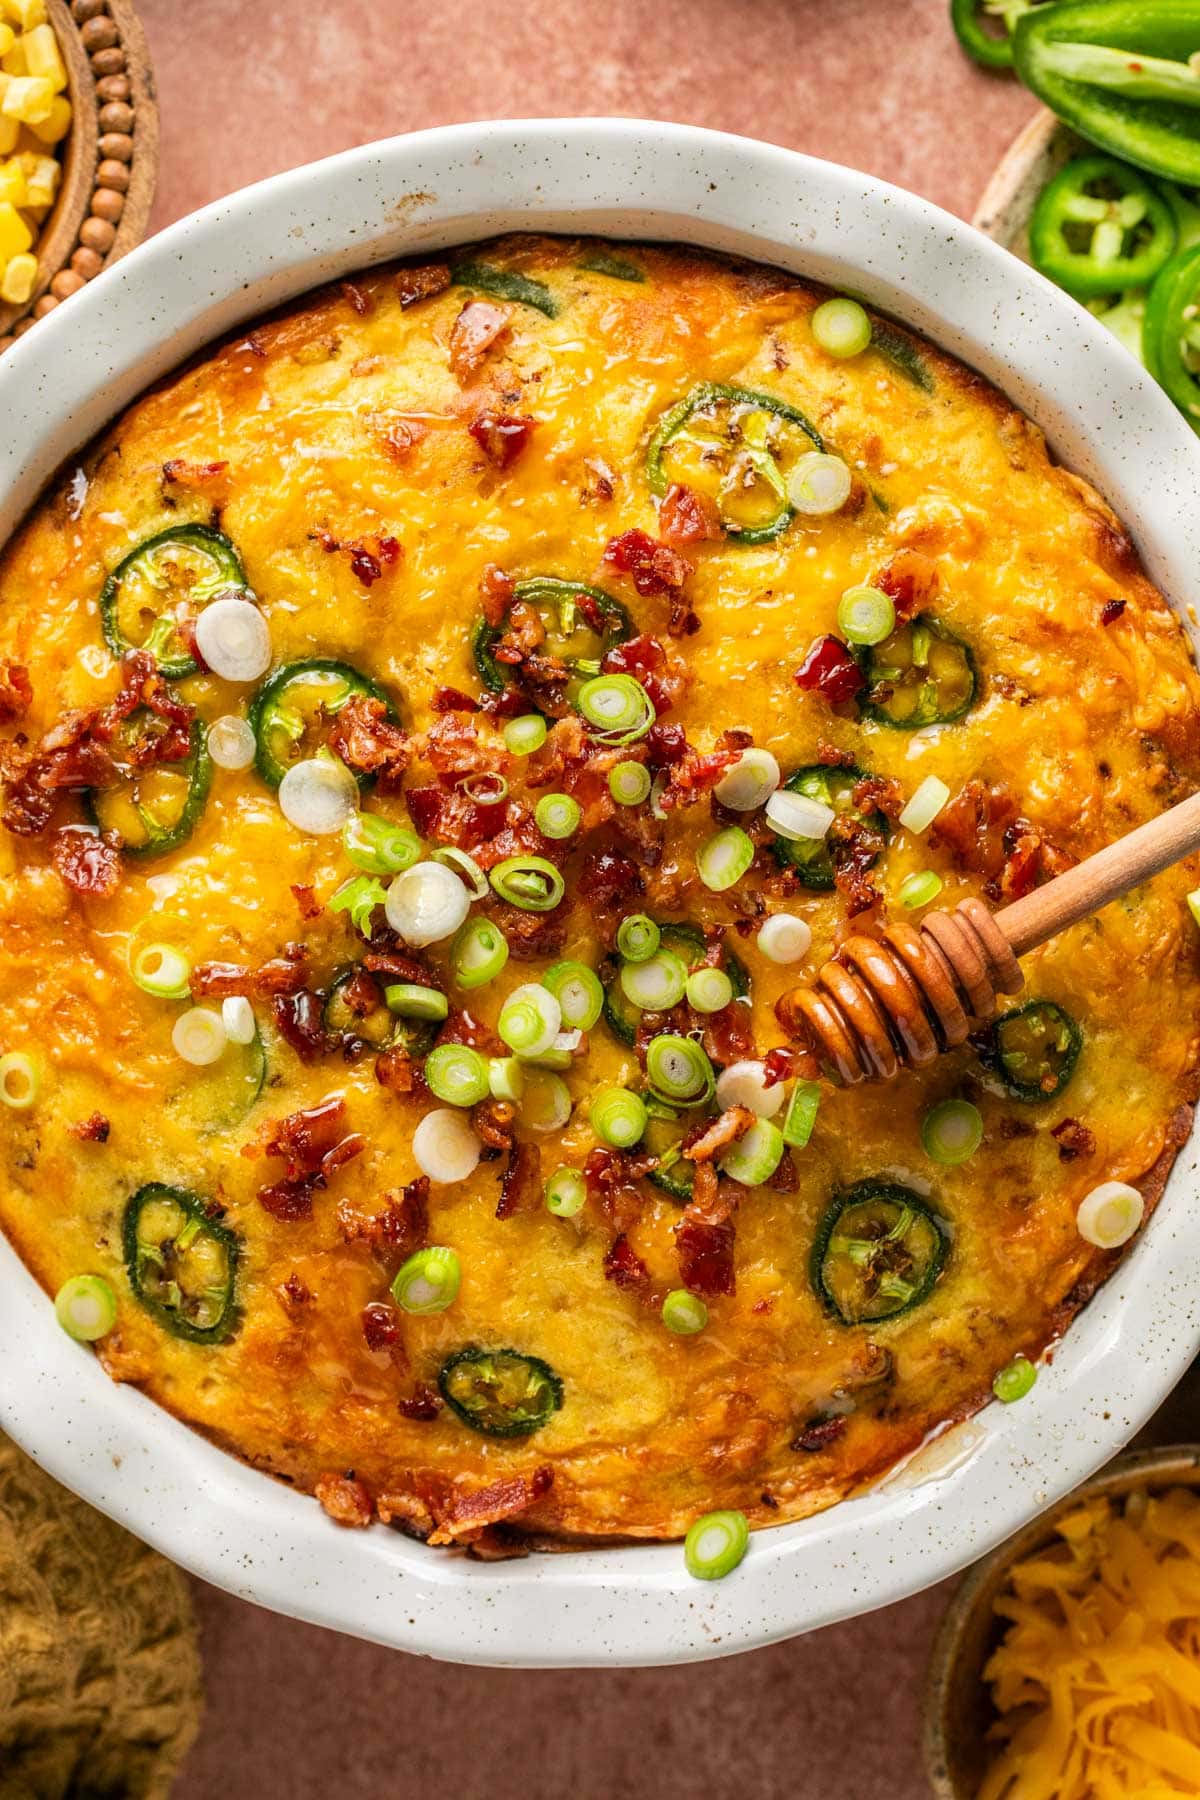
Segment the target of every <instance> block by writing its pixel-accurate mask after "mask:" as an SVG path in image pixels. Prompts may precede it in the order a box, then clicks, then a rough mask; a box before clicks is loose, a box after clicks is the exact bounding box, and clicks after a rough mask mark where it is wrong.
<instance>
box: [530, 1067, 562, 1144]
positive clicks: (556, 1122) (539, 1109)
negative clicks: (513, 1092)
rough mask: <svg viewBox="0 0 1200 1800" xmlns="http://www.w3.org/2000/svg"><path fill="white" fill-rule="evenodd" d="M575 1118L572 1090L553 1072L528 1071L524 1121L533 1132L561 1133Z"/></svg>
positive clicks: (546, 1070) (542, 1070)
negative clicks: (572, 1105) (572, 1107)
mask: <svg viewBox="0 0 1200 1800" xmlns="http://www.w3.org/2000/svg"><path fill="white" fill-rule="evenodd" d="M570 1117H571V1090H570V1088H569V1087H568V1086H567V1084H566V1082H565V1081H564V1080H563V1078H562V1076H561V1075H553V1074H551V1072H550V1070H549V1069H527V1070H526V1072H525V1093H524V1097H523V1098H522V1101H521V1118H522V1119H523V1120H524V1122H525V1124H526V1125H528V1126H529V1129H530V1130H531V1131H561V1130H562V1128H563V1126H564V1125H565V1124H566V1122H567V1120H568V1119H569V1118H570Z"/></svg>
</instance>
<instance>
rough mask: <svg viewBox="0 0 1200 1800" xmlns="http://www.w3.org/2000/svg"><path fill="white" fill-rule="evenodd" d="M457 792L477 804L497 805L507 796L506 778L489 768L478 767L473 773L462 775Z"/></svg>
mask: <svg viewBox="0 0 1200 1800" xmlns="http://www.w3.org/2000/svg"><path fill="white" fill-rule="evenodd" d="M458 787H459V792H460V793H463V794H465V795H466V796H467V799H468V800H474V801H475V802H476V804H477V805H478V806H499V804H500V802H501V801H502V800H507V798H508V778H507V776H504V775H497V774H495V773H494V771H492V770H491V769H480V770H478V771H477V772H476V773H475V774H474V775H464V776H463V778H462V780H461V781H460V782H459V784H458Z"/></svg>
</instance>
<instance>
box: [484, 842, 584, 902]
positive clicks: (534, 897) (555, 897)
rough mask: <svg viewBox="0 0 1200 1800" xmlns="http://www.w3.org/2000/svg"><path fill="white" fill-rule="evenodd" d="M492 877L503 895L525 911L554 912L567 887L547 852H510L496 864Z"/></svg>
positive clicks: (498, 891) (495, 885) (493, 883)
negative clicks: (530, 854)
mask: <svg viewBox="0 0 1200 1800" xmlns="http://www.w3.org/2000/svg"><path fill="white" fill-rule="evenodd" d="M491 880H492V886H493V887H494V888H495V890H496V892H497V893H498V894H499V896H500V898H501V899H502V900H507V901H508V903H509V905H510V906H518V907H520V909H521V911H522V912H553V910H554V908H555V907H556V906H557V905H558V903H559V901H560V900H561V899H562V897H563V895H564V894H565V892H566V889H567V884H566V882H565V881H564V880H563V878H562V875H561V874H560V873H559V871H558V870H557V869H556V868H555V866H554V864H553V863H552V862H547V861H546V858H545V857H544V856H508V857H506V858H505V859H504V861H503V862H501V863H497V864H496V867H495V868H494V869H493V870H492V876H491Z"/></svg>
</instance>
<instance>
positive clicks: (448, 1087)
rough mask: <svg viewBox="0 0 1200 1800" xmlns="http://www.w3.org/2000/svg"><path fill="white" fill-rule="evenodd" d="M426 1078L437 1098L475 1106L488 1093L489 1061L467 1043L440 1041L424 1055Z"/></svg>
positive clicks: (450, 1103) (484, 1098)
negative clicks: (434, 1048) (440, 1042)
mask: <svg viewBox="0 0 1200 1800" xmlns="http://www.w3.org/2000/svg"><path fill="white" fill-rule="evenodd" d="M425 1081H426V1085H427V1086H428V1088H429V1091H430V1093H431V1094H432V1095H433V1096H434V1098H435V1099H436V1100H445V1101H446V1103H447V1104H448V1105H449V1106H477V1105H478V1104H479V1102H480V1101H481V1100H486V1099H487V1097H488V1095H489V1094H490V1093H491V1083H490V1081H489V1079H488V1061H487V1057H486V1056H482V1055H481V1054H480V1053H479V1051H478V1050H473V1049H472V1048H471V1046H470V1044H439V1045H438V1047H437V1049H436V1050H431V1051H430V1052H429V1055H428V1056H427V1057H426V1058H425Z"/></svg>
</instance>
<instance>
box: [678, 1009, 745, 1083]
mask: <svg viewBox="0 0 1200 1800" xmlns="http://www.w3.org/2000/svg"><path fill="white" fill-rule="evenodd" d="M687 1011H688V1015H689V1029H690V1030H700V1031H702V1033H703V1035H702V1037H701V1040H700V1041H701V1045H702V1047H703V1049H704V1054H705V1055H706V1056H707V1057H708V1059H709V1061H710V1062H715V1063H716V1064H717V1065H718V1066H719V1067H725V1066H726V1065H727V1064H729V1063H735V1062H741V1061H742V1060H743V1059H744V1058H746V1057H752V1056H753V1055H754V1031H753V1020H754V1015H753V1013H752V1012H751V1010H750V1008H749V1007H748V1006H747V1005H746V1003H745V1001H743V1000H731V1001H730V1002H729V1005H728V1006H723V1007H722V1008H721V1010H720V1012H715V1013H694V1012H692V1009H691V1007H688V1009H687Z"/></svg>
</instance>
